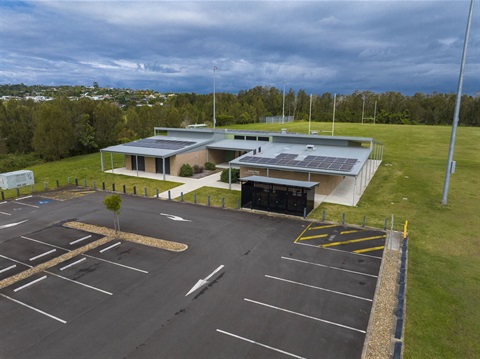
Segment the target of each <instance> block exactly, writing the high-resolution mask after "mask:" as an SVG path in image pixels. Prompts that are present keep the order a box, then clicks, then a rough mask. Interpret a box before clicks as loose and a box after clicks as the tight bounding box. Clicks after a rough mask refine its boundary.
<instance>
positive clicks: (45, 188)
mask: <svg viewBox="0 0 480 359" xmlns="http://www.w3.org/2000/svg"><path fill="white" fill-rule="evenodd" d="M43 190H44V191H46V190H47V182H43Z"/></svg>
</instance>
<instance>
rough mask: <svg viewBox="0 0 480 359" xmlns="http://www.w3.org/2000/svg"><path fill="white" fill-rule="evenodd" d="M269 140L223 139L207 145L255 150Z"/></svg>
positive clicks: (238, 149) (226, 148) (221, 148)
mask: <svg viewBox="0 0 480 359" xmlns="http://www.w3.org/2000/svg"><path fill="white" fill-rule="evenodd" d="M268 143H269V142H267V141H249V140H223V141H217V142H214V143H212V144H209V145H207V148H211V149H216V150H237V151H253V150H255V149H258V148H259V147H261V146H264V145H266V144H268Z"/></svg>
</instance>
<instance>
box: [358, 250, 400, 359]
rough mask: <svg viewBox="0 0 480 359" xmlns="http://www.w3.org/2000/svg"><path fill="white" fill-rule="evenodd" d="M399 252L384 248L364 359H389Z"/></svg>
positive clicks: (393, 326)
mask: <svg viewBox="0 0 480 359" xmlns="http://www.w3.org/2000/svg"><path fill="white" fill-rule="evenodd" d="M399 254H400V252H399V251H398V250H392V251H391V253H390V250H388V249H387V248H385V251H384V254H383V260H382V261H383V262H382V268H381V270H380V274H379V278H378V281H379V282H378V285H377V290H376V294H375V301H374V303H373V307H372V314H371V317H370V322H369V327H368V333H367V338H366V344H365V345H366V349H365V351H364V355H363V356H362V357H363V358H364V359H385V358H390V357H391V353H392V349H391V348H392V336H393V333H394V330H395V306H396V304H397V298H396V293H397V282H398V268H399V265H400V257H399Z"/></svg>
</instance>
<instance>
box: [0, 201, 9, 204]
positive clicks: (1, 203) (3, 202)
mask: <svg viewBox="0 0 480 359" xmlns="http://www.w3.org/2000/svg"><path fill="white" fill-rule="evenodd" d="M5 203H8V202H7V201H3V202H0V204H5Z"/></svg>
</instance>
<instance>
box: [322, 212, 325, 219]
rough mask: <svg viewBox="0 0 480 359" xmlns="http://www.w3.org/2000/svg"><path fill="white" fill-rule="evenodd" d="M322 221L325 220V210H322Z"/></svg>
mask: <svg viewBox="0 0 480 359" xmlns="http://www.w3.org/2000/svg"><path fill="white" fill-rule="evenodd" d="M322 222H325V210H322Z"/></svg>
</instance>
